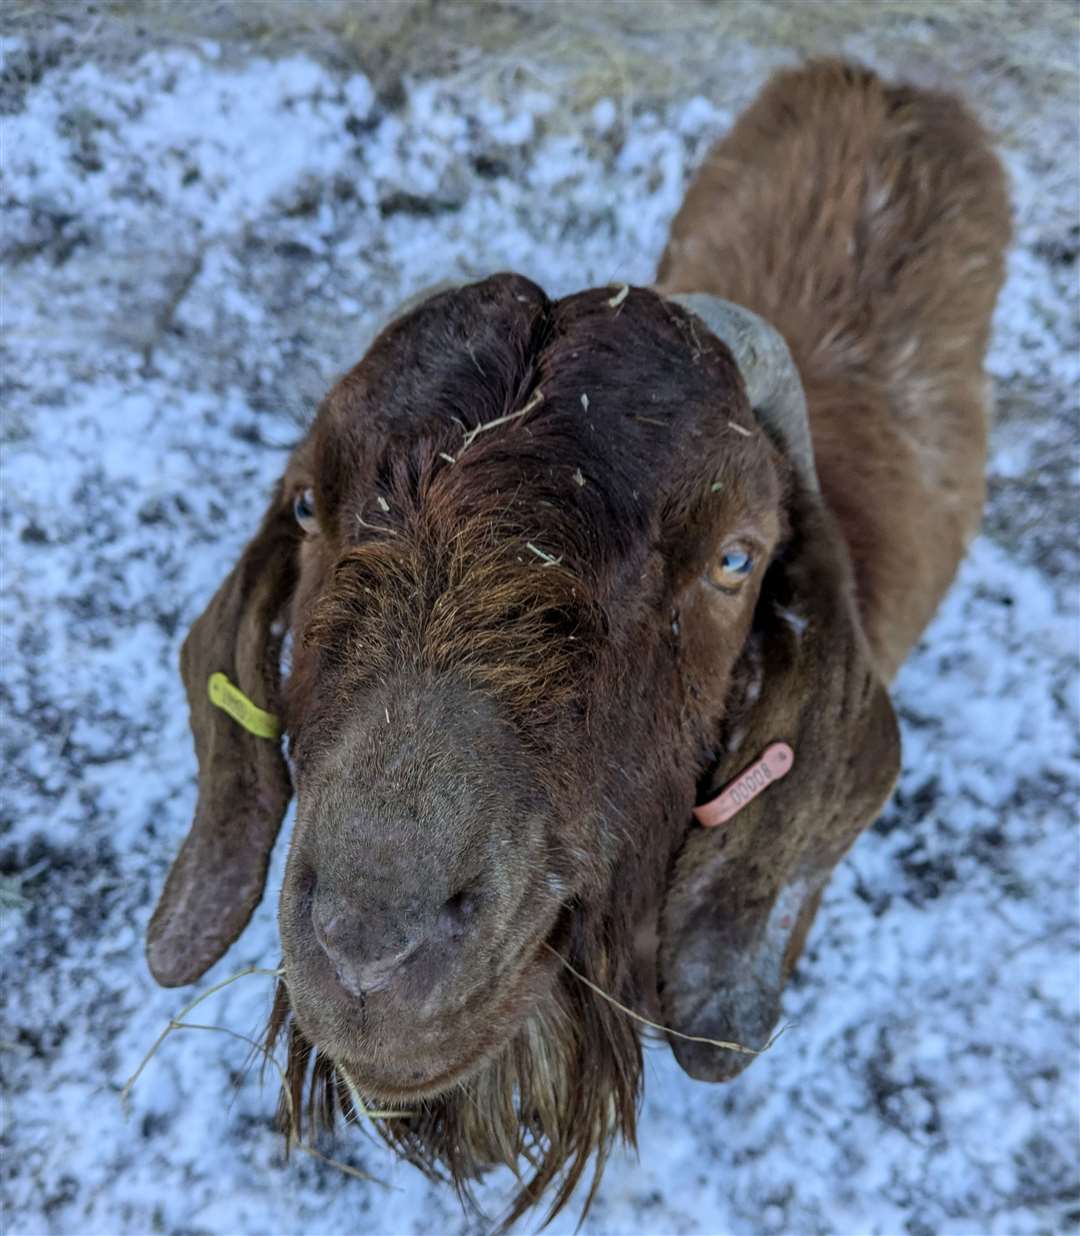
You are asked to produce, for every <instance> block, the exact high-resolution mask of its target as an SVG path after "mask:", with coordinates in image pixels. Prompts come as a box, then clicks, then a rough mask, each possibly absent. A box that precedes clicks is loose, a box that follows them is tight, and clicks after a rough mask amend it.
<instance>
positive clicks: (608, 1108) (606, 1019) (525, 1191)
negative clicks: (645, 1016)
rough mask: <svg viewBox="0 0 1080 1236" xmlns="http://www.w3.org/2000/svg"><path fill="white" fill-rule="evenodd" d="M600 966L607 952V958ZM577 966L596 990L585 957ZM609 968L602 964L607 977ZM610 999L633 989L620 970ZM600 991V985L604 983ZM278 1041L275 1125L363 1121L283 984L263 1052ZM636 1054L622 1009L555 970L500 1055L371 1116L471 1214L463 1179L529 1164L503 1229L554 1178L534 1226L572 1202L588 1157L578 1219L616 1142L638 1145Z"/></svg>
mask: <svg viewBox="0 0 1080 1236" xmlns="http://www.w3.org/2000/svg"><path fill="white" fill-rule="evenodd" d="M606 960H607V962H608V965H609V967H610V962H611V960H612V959H611V958H607V959H606ZM574 966H575V969H576V970H578V971H579V972H580V973H582V974H584V975H585V976H586V977H587V978H589V980H590V981H591V982H593V983H596V984H597V985H598V986H601V987H602V986H603V982H602V980H603V978H604V977H606V976H604V975H600V976H597V977H594V976H593V975H592V974H590V973H589V970H590V968H593V969H595V967H589V965H588V963H587V962H585V961H584V960H578V959H575V962H574ZM613 969H614V967H610V968H609V969H608V975H609V976H610V975H611V974H612V970H613ZM623 973H624V975H626V982H625V984H624V986H623V989H622V990H620V992H619V995H620V998H621V999H622V1000H623V1001H627V1000H633V999H634V996H635V995H636V993H635V992H634V991H632V990H627V988H632V987H633V986H634V984H633V980H632V979H631V978H630V977H629V975H628V973H627V971H623ZM608 990H610V988H608ZM282 1036H284V1037H285V1038H286V1041H287V1045H288V1060H287V1063H286V1065H285V1069H284V1084H283V1089H282V1094H281V1099H280V1102H279V1105H278V1124H279V1127H280V1128H282V1130H283V1131H284V1132H285V1133H286V1135H287V1137H288V1140H289V1142H290V1143H291V1142H292V1141H293V1140H294V1139H299V1138H300V1137H301V1136H302V1134H303V1125H304V1123H305V1121H306V1122H307V1124H308V1126H309V1127H310V1128H311V1130H312V1132H316V1131H318V1130H319V1129H326V1130H332V1129H333V1127H334V1124H335V1120H336V1117H337V1115H338V1114H339V1113H340V1114H341V1115H342V1116H343V1117H344V1119H345V1120H346V1122H349V1121H350V1120H360V1119H361V1118H362V1117H363V1116H364V1112H363V1111H362V1110H359V1111H358V1110H357V1107H358V1104H360V1103H361V1101H362V1098H361V1096H360V1095H359V1094H357V1091H356V1087H355V1085H354V1084H353V1083H352V1081H351V1080H350V1079H349V1078H348V1076H347V1074H346V1073H345V1071H344V1069H343V1068H342V1066H340V1065H339V1064H337V1063H336V1062H335V1061H333V1060H332V1059H331V1058H330V1057H329V1056H327V1055H326V1054H325V1053H323V1052H320V1051H319V1050H318V1048H316V1047H315V1046H314V1044H312V1043H311V1042H310V1041H309V1040H308V1039H307V1038H305V1036H304V1034H303V1032H302V1031H301V1029H300V1027H299V1026H298V1025H297V1023H296V1020H295V1018H294V1017H293V1015H292V1010H291V1007H290V1004H289V993H288V988H287V986H286V984H285V983H284V982H283V981H281V980H279V982H278V985H277V990H276V993H275V998H274V1007H273V1011H272V1013H271V1016H270V1022H269V1025H268V1027H267V1032H266V1039H265V1043H266V1050H267V1052H268V1053H270V1052H272V1051H273V1049H274V1047H275V1045H276V1044H277V1042H278V1041H279V1040H280V1039H281V1038H282ZM641 1081H642V1054H641V1042H640V1039H639V1035H638V1031H637V1028H636V1026H635V1025H634V1024H633V1022H632V1021H631V1020H630V1019H629V1018H628V1017H626V1015H625V1013H622V1012H620V1011H619V1010H618V1009H616V1008H614V1007H613V1006H612V1005H611V1004H609V1003H608V1001H606V1000H604V999H602V998H601V997H599V996H597V995H596V994H595V993H594V992H593V991H591V990H590V989H589V988H588V987H587V986H586V985H585V984H584V983H582V982H581V981H580V979H578V978H577V977H576V976H574V975H572V974H570V973H569V972H564V973H563V974H561V975H560V976H559V978H558V979H557V981H556V984H555V987H554V989H553V991H552V993H551V994H550V995H549V996H548V997H547V998H546V1000H545V1001H544V1003H543V1004H542V1005H541V1007H540V1008H538V1009H537V1010H535V1011H534V1012H533V1013H532V1014H530V1016H529V1017H528V1018H527V1020H526V1021H525V1022H524V1024H523V1025H522V1026H521V1027H520V1029H519V1030H518V1031H517V1033H516V1034H515V1035H514V1037H513V1038H512V1039H511V1040H510V1041H509V1042H508V1043H507V1044H506V1045H505V1046H504V1047H503V1048H502V1050H501V1051H500V1052H499V1053H498V1055H496V1056H494V1057H493V1058H492V1059H491V1060H489V1061H487V1062H486V1063H485V1064H484V1065H483V1066H482V1067H481V1069H480V1070H479V1071H478V1072H476V1073H475V1074H473V1075H471V1076H470V1077H468V1078H466V1079H464V1080H463V1081H461V1082H459V1083H458V1084H457V1085H456V1086H454V1087H453V1088H452V1089H451V1090H450V1091H448V1092H447V1093H446V1094H444V1095H440V1096H438V1097H436V1098H433V1099H425V1100H424V1101H423V1102H422V1103H419V1104H417V1108H418V1110H416V1111H413V1112H407V1113H405V1112H403V1114H402V1115H401V1116H400V1117H390V1118H383V1117H375V1118H372V1120H371V1123H372V1124H373V1125H374V1127H375V1129H376V1131H377V1132H378V1133H379V1135H380V1136H381V1137H382V1138H383V1140H384V1141H385V1142H386V1143H387V1144H388V1145H389V1146H390V1147H391V1148H392V1149H393V1150H394V1151H396V1152H397V1153H398V1154H399V1155H401V1156H402V1157H403V1158H404V1159H406V1160H408V1161H409V1162H410V1163H412V1164H414V1165H415V1166H416V1167H418V1168H419V1169H420V1170H421V1171H422V1172H424V1174H425V1175H426V1176H428V1177H429V1178H431V1179H433V1180H437V1181H441V1182H445V1183H449V1184H451V1185H452V1186H453V1187H454V1189H455V1190H456V1191H457V1194H458V1196H459V1198H460V1199H461V1201H462V1203H463V1204H464V1205H466V1206H468V1207H469V1208H470V1209H473V1210H474V1211H475V1210H477V1209H478V1207H477V1204H476V1200H475V1197H474V1196H473V1193H472V1190H471V1185H472V1183H473V1182H474V1181H476V1180H477V1179H478V1178H479V1177H480V1175H481V1174H482V1173H483V1172H484V1171H485V1170H486V1169H488V1168H491V1167H495V1166H498V1165H502V1164H504V1165H506V1166H507V1167H509V1168H510V1169H511V1170H512V1171H513V1172H514V1174H515V1176H517V1178H518V1179H519V1180H521V1179H522V1173H521V1162H522V1160H524V1161H525V1163H527V1164H528V1167H529V1168H531V1169H532V1174H531V1175H530V1176H528V1177H527V1178H526V1179H524V1181H523V1183H522V1186H521V1188H520V1190H519V1191H518V1193H517V1194H516V1195H515V1197H514V1199H513V1201H512V1203H511V1206H510V1209H509V1212H508V1213H507V1215H506V1217H505V1219H504V1220H503V1223H502V1227H504V1228H505V1227H509V1226H510V1225H511V1224H512V1223H514V1222H515V1220H517V1219H518V1218H520V1217H521V1215H523V1214H524V1213H525V1212H526V1211H527V1210H529V1209H530V1208H531V1207H532V1206H534V1205H535V1204H536V1203H537V1202H538V1201H539V1200H540V1198H541V1197H542V1196H543V1195H544V1193H545V1192H546V1191H547V1189H548V1188H549V1187H550V1186H552V1185H553V1184H554V1186H555V1194H554V1199H553V1201H552V1203H551V1206H550V1208H549V1210H548V1213H547V1215H546V1217H545V1219H544V1226H546V1225H547V1224H548V1223H550V1222H551V1220H552V1219H553V1218H554V1217H555V1216H556V1215H557V1214H558V1213H559V1211H560V1210H562V1208H563V1207H564V1206H565V1205H566V1203H567V1202H568V1201H569V1200H570V1197H571V1195H572V1193H573V1192H574V1189H575V1188H576V1187H577V1185H578V1183H579V1182H580V1180H581V1178H582V1176H583V1174H584V1173H585V1171H586V1168H587V1167H588V1164H589V1162H590V1160H593V1161H594V1168H593V1176H592V1180H591V1183H590V1188H589V1192H588V1195H587V1196H586V1199H585V1202H584V1205H583V1207H582V1211H581V1218H582V1219H584V1217H585V1215H586V1214H587V1213H588V1210H589V1207H590V1205H591V1204H592V1201H593V1198H594V1196H595V1194H596V1190H597V1188H598V1186H599V1184H600V1178H601V1176H602V1175H603V1170H604V1165H605V1163H606V1161H607V1156H608V1154H609V1152H610V1150H611V1148H612V1146H613V1144H614V1143H615V1141H616V1140H618V1139H622V1140H623V1141H624V1142H625V1143H627V1144H628V1145H629V1146H631V1147H634V1146H636V1126H637V1110H638V1104H639V1099H640V1095H641Z"/></svg>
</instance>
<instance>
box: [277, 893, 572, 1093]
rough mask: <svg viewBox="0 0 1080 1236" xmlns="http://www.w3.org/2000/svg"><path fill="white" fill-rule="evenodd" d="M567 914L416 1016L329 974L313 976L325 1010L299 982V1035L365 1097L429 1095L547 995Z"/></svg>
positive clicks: (474, 1068) (487, 1054)
mask: <svg viewBox="0 0 1080 1236" xmlns="http://www.w3.org/2000/svg"><path fill="white" fill-rule="evenodd" d="M570 918H571V911H570V910H569V909H568V908H565V907H564V909H563V910H562V911H560V913H559V915H558V918H557V920H556V922H555V924H554V926H553V928H552V930H551V931H550V932H549V933H548V935H547V937H545V938H542V939H540V940H537V939H536V938H535V937H534V938H533V939H532V940H530V941H528V942H526V944H525V945H523V946H522V947H521V948H520V949H518V950H515V953H514V960H513V962H512V963H511V964H508V965H504V966H500V968H499V971H498V973H497V974H496V975H494V976H493V977H492V979H491V980H490V982H488V983H486V984H484V985H483V986H481V987H480V988H478V989H477V990H475V991H474V992H472V993H471V994H470V995H469V996H468V997H467V998H466V1000H465V1001H464V1002H463V1003H462V1004H461V1005H459V1006H457V1007H455V1008H451V1009H446V1008H443V1009H440V1010H438V1011H436V1012H435V1013H433V1014H432V1015H430V1016H427V1017H424V1018H420V1017H412V1016H411V1015H408V1014H404V1013H401V1012H400V1011H390V1012H387V1011H386V1010H380V1009H379V1007H378V993H374V998H372V999H369V998H368V997H367V995H366V994H365V995H362V996H359V997H355V996H351V995H350V994H349V993H348V992H347V991H345V990H344V989H343V988H341V987H340V985H339V984H338V983H337V981H336V979H334V977H333V974H332V971H331V972H329V975H328V976H327V975H321V976H320V978H321V979H322V980H324V981H325V980H326V979H327V978H328V980H329V982H330V983H331V984H332V986H333V988H334V989H336V990H335V992H334V999H333V1001H332V1002H331V1004H330V1007H331V1010H332V1012H331V1015H330V1016H329V1017H327V1016H326V1012H325V1008H324V1007H322V1006H324V1005H325V1003H326V999H325V996H323V998H322V999H320V998H318V997H316V998H314V999H312V997H311V994H310V987H309V982H308V981H305V983H304V984H303V987H302V989H301V990H300V991H296V990H291V991H289V996H288V998H289V1004H290V1006H291V1009H292V1014H293V1017H294V1018H295V1020H296V1024H297V1026H298V1028H299V1029H300V1030H301V1031H302V1033H303V1035H304V1037H305V1038H306V1039H307V1040H308V1041H309V1042H310V1043H311V1044H312V1045H313V1046H315V1047H316V1048H317V1049H318V1050H320V1051H322V1052H323V1053H325V1054H326V1055H327V1056H328V1057H329V1058H330V1059H331V1060H333V1061H335V1062H336V1065H337V1067H338V1069H339V1070H340V1071H341V1073H342V1074H343V1076H345V1077H347V1079H348V1080H349V1082H350V1084H351V1085H353V1086H355V1088H356V1089H357V1090H358V1091H359V1092H360V1093H361V1094H362V1095H364V1096H365V1097H366V1098H367V1099H368V1100H373V1101H375V1102H376V1103H379V1104H386V1105H390V1106H397V1105H403V1104H408V1103H410V1102H414V1101H417V1100H424V1099H430V1098H434V1097H436V1096H438V1095H441V1094H445V1093H447V1092H448V1091H450V1090H451V1089H453V1088H454V1087H456V1086H458V1085H459V1084H460V1083H462V1082H464V1081H466V1080H467V1079H468V1078H469V1077H471V1076H473V1075H475V1074H476V1073H478V1072H480V1071H481V1070H482V1069H483V1068H484V1067H485V1066H486V1065H487V1064H488V1063H489V1062H490V1061H491V1060H492V1059H493V1058H494V1057H496V1056H497V1055H498V1054H499V1052H500V1051H502V1050H503V1049H504V1048H505V1047H506V1046H507V1045H508V1044H509V1043H510V1042H511V1040H512V1039H513V1038H514V1036H515V1034H516V1033H517V1032H518V1030H519V1029H520V1027H521V1026H522V1025H523V1024H524V1022H525V1021H526V1020H527V1019H528V1016H529V1014H530V1012H531V1011H532V1010H534V1009H535V1008H536V1007H538V1006H539V1004H540V1003H541V1002H542V1001H543V1000H544V999H545V998H546V997H547V995H548V994H549V992H550V989H551V987H552V983H553V981H554V980H556V979H557V974H558V969H559V962H558V959H557V956H556V954H558V953H559V952H561V951H562V950H561V949H560V947H559V946H560V944H565V942H566V940H567V938H568V932H569V924H570ZM317 964H318V963H317ZM305 980H308V975H307V974H305ZM320 987H321V983H320ZM287 990H288V988H287Z"/></svg>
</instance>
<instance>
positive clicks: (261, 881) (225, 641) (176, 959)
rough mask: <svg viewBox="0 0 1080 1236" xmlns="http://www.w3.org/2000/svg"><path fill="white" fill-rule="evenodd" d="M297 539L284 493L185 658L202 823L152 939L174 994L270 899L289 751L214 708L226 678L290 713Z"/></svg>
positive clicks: (173, 873) (152, 960) (171, 881)
mask: <svg viewBox="0 0 1080 1236" xmlns="http://www.w3.org/2000/svg"><path fill="white" fill-rule="evenodd" d="M297 537H298V533H297V530H296V523H295V520H294V519H293V516H292V512H291V511H290V510H289V509H288V506H287V504H286V503H285V502H284V495H283V493H282V489H281V487H280V486H279V488H278V492H277V493H276V495H275V500H274V502H273V504H272V505H271V507H270V509H269V511H268V512H267V514H266V516H265V518H264V519H263V523H262V527H261V528H260V529H259V532H258V534H257V535H256V537H255V539H254V540H253V541H252V542H251V543H250V544H249V545H248V546H247V548H246V549H245V550H244V553H243V555H242V556H241V558H240V561H239V562H238V563H237V564H236V566H235V567H234V569H233V570H232V572H231V573H230V574H229V575H228V576H227V577H226V579H225V582H224V583H223V584H222V585H221V587H220V588H219V589H218V591H217V593H216V594H215V595H214V598H213V599H212V600H211V602H210V604H209V605H208V606H207V608H206V610H205V612H204V613H203V614H202V616H201V617H200V618H199V619H197V621H196V622H195V624H194V626H193V627H192V628H191V631H190V632H189V634H188V637H187V639H186V640H185V641H184V646H183V649H182V651H181V654H180V673H181V676H182V677H183V680H184V686H185V688H186V690H187V697H188V706H189V708H190V711H191V729H192V733H193V734H194V737H195V754H196V756H197V758H198V762H199V797H198V804H197V806H196V809H195V820H194V822H193V824H192V826H191V831H190V832H189V833H188V836H187V838H186V840H185V841H184V843H183V845H182V846H181V847H180V852H179V854H178V855H177V856H176V859H175V861H174V862H173V865H172V868H171V870H170V871H169V875H168V878H167V879H166V881H165V887H164V889H163V890H162V893H161V899H160V900H159V902H158V906H157V909H156V910H155V911H154V917H153V918H152V919H151V921H150V927H149V929H148V931H147V948H146V953H147V960H148V961H149V964H150V970H151V972H152V974H153V975H154V978H156V979H157V981H158V982H159V983H160V984H161V985H162V986H163V987H179V986H181V985H182V984H185V983H193V982H194V981H195V980H196V979H197V978H199V977H200V976H201V975H202V974H203V973H205V971H206V970H207V969H209V967H210V966H211V965H213V963H214V962H215V961H217V960H218V958H220V957H221V956H222V955H223V954H224V953H225V951H226V950H227V949H228V947H229V946H230V945H231V944H232V943H233V941H234V940H236V938H237V937H238V936H239V935H240V933H241V932H242V931H243V929H244V928H245V927H246V926H247V923H248V920H249V919H250V918H251V915H252V912H253V911H254V909H255V907H256V906H257V905H258V903H259V901H260V900H261V899H262V894H263V887H264V885H265V883H266V870H267V866H268V864H269V861H270V851H271V849H272V848H273V845H274V840H275V838H276V837H277V834H278V830H279V829H280V827H281V821H282V818H283V817H284V815H285V809H286V807H287V806H288V803H289V798H290V795H291V793H292V789H291V785H290V782H289V773H288V769H287V768H286V766H285V760H284V758H283V756H282V752H281V744H280V741H279V740H278V739H268V738H264V737H258V736H256V735H255V734H253V733H250V732H249V731H248V730H246V729H245V728H243V727H242V726H241V725H240V724H239V723H238V722H237V721H235V720H234V719H233V718H232V716H230V715H229V714H228V713H226V712H224V711H222V710H221V708H219V707H217V706H216V705H215V704H213V703H212V702H211V700H210V697H209V694H208V682H209V679H210V676H211V675H212V674H215V673H223V674H225V675H226V676H227V677H228V678H229V680H230V681H231V682H233V683H234V684H235V685H236V686H237V687H239V689H240V690H241V691H242V692H243V693H244V694H245V695H246V696H247V697H248V698H249V699H250V700H251V701H252V702H253V703H255V704H256V705H257V706H258V707H259V708H261V709H263V710H265V711H267V712H270V713H277V712H278V710H279V699H278V696H279V677H280V671H279V657H280V652H281V641H282V638H283V634H284V628H283V624H282V623H281V622H280V621H279V620H280V617H281V614H282V611H283V609H284V608H285V606H286V605H287V603H288V600H289V597H290V595H291V593H292V588H293V584H294V582H295V574H296V544H297Z"/></svg>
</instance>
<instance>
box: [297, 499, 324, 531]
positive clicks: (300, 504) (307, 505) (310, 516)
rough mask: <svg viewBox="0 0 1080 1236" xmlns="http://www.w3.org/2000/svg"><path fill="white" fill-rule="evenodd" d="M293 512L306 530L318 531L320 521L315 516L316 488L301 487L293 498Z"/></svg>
mask: <svg viewBox="0 0 1080 1236" xmlns="http://www.w3.org/2000/svg"><path fill="white" fill-rule="evenodd" d="M293 514H294V515H295V516H296V522H297V523H298V524H299V525H300V527H301V528H303V530H304V531H305V532H317V531H318V530H319V521H318V520H317V519H316V518H315V490H314V489H301V490H300V492H299V493H298V494H297V495H296V497H295V498H294V499H293Z"/></svg>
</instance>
